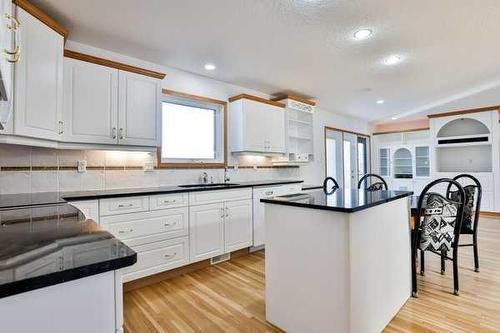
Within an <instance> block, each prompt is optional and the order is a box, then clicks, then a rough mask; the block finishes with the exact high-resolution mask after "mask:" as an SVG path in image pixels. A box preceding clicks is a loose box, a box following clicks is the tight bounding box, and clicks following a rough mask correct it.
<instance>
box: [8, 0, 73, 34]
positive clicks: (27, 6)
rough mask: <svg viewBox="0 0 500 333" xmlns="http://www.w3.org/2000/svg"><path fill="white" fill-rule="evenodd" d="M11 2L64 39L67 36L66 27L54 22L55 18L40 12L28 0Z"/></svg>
mask: <svg viewBox="0 0 500 333" xmlns="http://www.w3.org/2000/svg"><path fill="white" fill-rule="evenodd" d="M13 3H14V4H15V5H16V6H18V7H20V8H22V9H24V10H25V11H26V12H28V13H29V14H30V15H32V16H34V17H36V18H37V19H38V20H39V21H40V22H42V23H43V24H45V25H46V26H48V27H49V28H51V29H52V30H54V31H55V32H57V33H58V34H60V35H61V36H63V37H64V39H67V38H68V35H69V31H68V30H67V29H66V28H64V27H63V26H62V25H60V24H59V23H58V22H56V20H54V19H53V18H52V17H50V16H48V15H47V14H45V13H44V12H42V11H41V10H40V9H38V8H37V7H36V6H34V5H33V4H32V3H31V2H29V1H28V0H13Z"/></svg>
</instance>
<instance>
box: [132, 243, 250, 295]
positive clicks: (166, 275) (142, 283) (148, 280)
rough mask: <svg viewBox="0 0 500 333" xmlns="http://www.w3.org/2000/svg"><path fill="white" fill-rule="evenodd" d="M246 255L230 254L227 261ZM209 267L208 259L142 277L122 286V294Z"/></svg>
mask: <svg viewBox="0 0 500 333" xmlns="http://www.w3.org/2000/svg"><path fill="white" fill-rule="evenodd" d="M248 253H249V252H248V248H245V249H241V250H237V251H234V252H231V259H230V260H229V261H232V260H233V259H235V258H238V257H241V256H244V255H247V254H248ZM210 266H211V264H210V259H207V260H203V261H199V262H195V263H192V264H189V265H186V266H182V267H179V268H174V269H172V270H169V271H165V272H161V273H157V274H154V275H150V276H146V277H143V278H140V279H137V280H133V281H130V282H126V283H124V284H123V292H124V293H125V292H128V291H132V290H136V289H139V288H143V287H147V286H150V285H152V284H155V283H159V282H161V281H165V280H168V279H171V278H174V277H176V276H179V275H183V274H187V273H191V272H194V271H197V270H199V269H203V268H207V267H210Z"/></svg>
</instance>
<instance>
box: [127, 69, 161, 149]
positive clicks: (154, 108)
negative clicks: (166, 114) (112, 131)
mask: <svg viewBox="0 0 500 333" xmlns="http://www.w3.org/2000/svg"><path fill="white" fill-rule="evenodd" d="M119 80H120V88H119V95H120V97H119V115H118V123H119V129H118V137H119V143H120V144H124V145H136V146H152V147H156V146H158V143H159V132H160V131H159V128H160V117H159V114H160V80H158V79H154V78H151V77H148V76H144V75H139V74H135V73H129V72H124V71H119Z"/></svg>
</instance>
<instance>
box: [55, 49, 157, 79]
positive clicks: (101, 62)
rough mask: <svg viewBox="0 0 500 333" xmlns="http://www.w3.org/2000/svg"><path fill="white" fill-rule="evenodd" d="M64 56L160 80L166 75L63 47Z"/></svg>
mask: <svg viewBox="0 0 500 333" xmlns="http://www.w3.org/2000/svg"><path fill="white" fill-rule="evenodd" d="M64 56H65V57H66V58H72V59H76V60H81V61H85V62H90V63H93V64H97V65H102V66H106V67H111V68H116V69H119V70H122V71H127V72H132V73H136V74H141V75H145V76H150V77H153V78H155V79H160V80H162V79H163V78H164V77H165V75H166V74H165V73H160V72H155V71H151V70H149V69H144V68H140V67H135V66H132V65H127V64H123V63H121V62H116V61H113V60H108V59H104V58H99V57H95V56H91V55H88V54H84V53H80V52H76V51H71V50H67V49H64Z"/></svg>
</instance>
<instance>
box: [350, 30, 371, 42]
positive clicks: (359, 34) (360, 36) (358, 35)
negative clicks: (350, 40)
mask: <svg viewBox="0 0 500 333" xmlns="http://www.w3.org/2000/svg"><path fill="white" fill-rule="evenodd" d="M371 35H372V31H371V30H370V29H361V30H358V31H356V32H355V33H354V35H353V37H354V39H355V40H364V39H367V38H369V37H370V36H371Z"/></svg>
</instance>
